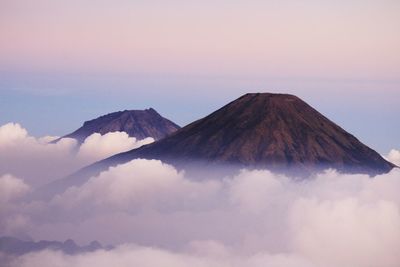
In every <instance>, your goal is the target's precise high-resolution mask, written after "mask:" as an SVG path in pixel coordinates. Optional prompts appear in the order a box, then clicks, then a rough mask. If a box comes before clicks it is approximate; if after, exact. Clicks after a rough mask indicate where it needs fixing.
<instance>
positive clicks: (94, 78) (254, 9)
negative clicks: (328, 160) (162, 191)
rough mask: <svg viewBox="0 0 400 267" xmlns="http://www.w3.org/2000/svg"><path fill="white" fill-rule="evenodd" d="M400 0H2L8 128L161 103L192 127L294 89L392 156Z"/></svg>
mask: <svg viewBox="0 0 400 267" xmlns="http://www.w3.org/2000/svg"><path fill="white" fill-rule="evenodd" d="M398 14H400V2H399V1H395V0H381V1H372V0H366V1H357V0H349V1H314V0H306V1H258V0H255V1H244V0H237V1H227V0H221V1H208V0H206V1H178V0H174V1H152V0H150V1H127V0H118V1H108V0H101V1H90V0H82V1H75V0H70V1H66V0H58V1H51V0H37V1H23V0H12V1H11V0H1V1H0V39H1V42H0V114H1V116H0V124H5V123H8V122H16V123H21V124H22V125H23V126H24V127H25V128H27V129H28V130H29V132H30V133H31V134H33V135H35V136H43V135H63V134H66V133H69V132H72V131H73V130H75V129H76V128H78V127H79V126H80V125H81V124H82V123H83V121H85V120H88V119H92V118H95V117H97V116H99V115H102V114H105V113H109V112H113V111H117V110H125V109H142V108H147V107H153V108H155V109H156V110H157V111H159V112H160V113H161V114H162V115H164V116H165V117H167V118H169V119H171V120H173V121H174V122H176V123H178V124H180V125H181V126H184V125H185V124H187V123H189V122H191V121H193V120H196V119H198V118H201V117H202V116H205V115H207V114H209V113H210V112H212V111H214V110H215V109H217V108H219V107H221V106H222V105H224V104H226V103H228V102H229V101H232V100H234V99H236V98H237V97H239V96H240V95H242V94H244V93H246V92H280V93H291V94H295V95H297V96H299V97H301V98H302V99H303V100H305V101H306V102H308V103H309V104H311V105H312V106H313V107H315V108H316V109H317V110H319V111H320V112H321V113H323V114H324V115H326V116H327V117H328V118H330V119H331V120H333V121H334V122H336V123H338V124H339V125H341V126H342V127H343V128H344V129H346V130H348V131H349V132H351V133H353V134H354V135H356V136H357V137H358V138H359V139H360V140H361V141H363V142H364V143H366V144H367V145H369V146H371V147H373V148H375V149H376V150H378V152H380V153H382V154H386V153H387V152H388V151H389V150H390V149H391V148H398V147H399V146H400V144H399V143H398V138H397V137H398V136H400V123H398V121H399V120H398V117H399V114H400V103H399V102H400V101H399V99H400V51H399V49H398V47H400V16H398Z"/></svg>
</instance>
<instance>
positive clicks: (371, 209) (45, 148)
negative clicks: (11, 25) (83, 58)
mask: <svg viewBox="0 0 400 267" xmlns="http://www.w3.org/2000/svg"><path fill="white" fill-rule="evenodd" d="M5 127H6V128H7V129H8V130H7V131H5V130H4V129H5ZM10 129H12V131H13V132H14V133H13V134H6V133H7V132H10V131H11V130H10ZM15 133H20V134H19V135H17V134H15ZM15 136H19V137H18V141H12V140H15V138H16V137H15ZM116 136H118V138H117V137H116ZM89 138H90V139H89ZM89 138H88V139H89V140H88V139H87V140H86V141H85V143H84V144H82V145H81V146H78V145H77V144H76V142H74V140H61V141H60V142H58V143H57V144H47V143H42V141H40V140H43V139H39V138H33V137H30V136H29V135H28V133H27V132H26V130H24V129H23V128H22V127H21V126H19V125H16V124H9V125H6V126H3V127H0V140H2V141H1V144H2V149H4V147H6V148H7V147H8V149H9V150H7V151H10V153H1V155H2V158H3V159H4V160H8V162H10V163H13V164H14V165H15V166H18V168H17V167H15V168H14V169H12V168H10V167H8V166H6V164H1V165H0V235H1V236H4V235H11V236H16V237H19V238H32V239H34V240H42V239H43V240H66V239H69V238H71V239H73V240H75V241H76V242H77V243H80V244H86V243H88V242H90V241H92V240H98V241H99V242H101V243H102V244H106V245H113V246H114V247H115V248H114V249H112V250H109V251H106V250H97V251H95V252H89V253H83V254H78V255H66V254H64V253H62V252H60V251H51V250H45V251H40V252H35V253H29V254H25V255H23V256H19V257H15V258H11V259H10V260H9V261H8V263H7V264H8V265H9V266H12V267H17V266H33V267H35V266H100V267H101V266H178V267H179V266H189V265H190V266H274V267H276V266H282V267H289V266H296V267H299V266H300V267H301V266H307V267H309V266H315V267H330V266H332V267H333V266H344V267H347V266H348V267H354V266H360V267H363V266H369V267H371V266H377V267H378V266H379V267H395V266H396V267H397V266H399V265H400V255H399V253H398V249H399V248H400V195H399V194H398V188H400V170H399V169H398V168H395V169H393V170H392V171H391V172H390V173H387V174H383V175H378V176H375V177H373V178H371V177H370V176H367V175H356V174H341V173H338V172H337V171H335V170H332V169H330V170H326V171H324V172H321V173H319V174H316V175H313V176H311V177H308V179H305V180H302V181H298V180H295V179H293V177H289V176H285V175H282V174H276V173H273V172H270V171H268V170H261V169H260V170H248V169H242V170H240V171H237V172H236V173H233V174H229V175H226V176H221V177H219V179H215V178H213V179H211V178H210V177H207V176H204V177H203V178H202V179H198V177H196V178H194V177H191V174H190V173H188V172H185V170H178V169H176V168H175V167H174V166H172V165H169V164H166V163H164V162H162V161H159V160H145V159H135V160H132V161H130V162H127V163H125V164H121V165H118V166H115V167H110V168H109V169H108V170H106V171H103V172H102V173H100V174H99V175H97V176H94V177H91V178H90V179H88V181H87V182H85V183H84V184H82V185H80V186H72V187H69V188H68V189H67V190H65V192H63V193H61V194H58V195H54V196H53V197H52V198H51V200H49V201H39V200H35V201H33V200H27V199H28V198H25V196H27V195H29V194H30V193H31V192H32V191H34V190H35V189H36V188H37V187H38V185H40V184H43V182H44V180H42V178H37V177H38V176H37V175H38V174H40V173H46V172H47V169H45V167H40V168H39V167H38V165H39V166H45V165H46V162H47V160H49V158H50V156H48V157H37V155H41V154H40V153H43V154H45V153H49V151H50V152H51V153H53V154H51V155H52V159H53V160H54V161H53V163H52V164H58V162H59V164H60V165H61V164H62V162H63V160H62V157H61V156H60V161H58V160H56V159H58V158H57V157H56V156H55V155H68V156H64V160H71V162H72V163H74V164H77V165H71V166H72V167H68V168H65V169H63V168H62V169H60V171H59V172H57V170H56V169H54V170H53V171H52V172H48V178H46V179H45V180H47V181H52V180H54V179H57V178H59V177H63V175H64V173H67V172H69V171H74V170H75V169H76V166H78V165H79V164H86V163H85V162H93V161H95V160H98V159H99V157H100V158H101V157H106V156H108V155H109V154H108V153H106V152H107V151H109V152H110V153H117V152H118V151H124V150H127V149H130V147H133V146H135V145H138V143H139V142H140V141H137V140H134V141H133V140H131V141H132V142H129V140H130V139H129V137H126V136H125V137H122V136H120V135H119V134H113V135H108V136H107V137H104V136H103V137H102V136H99V135H94V136H91V137H89ZM109 138H111V139H112V140H111V139H109ZM114 138H115V139H114ZM45 139H46V140H52V138H45ZM105 139H107V140H105ZM118 140H121V142H119V141H118ZM102 141H104V142H105V143H106V144H107V145H106V146H102V145H99V144H101V143H102ZM92 142H96V144H94V143H92ZM20 144H30V145H32V146H31V147H33V148H35V149H33V148H32V149H30V150H26V151H28V152H29V153H17V150H15V148H16V147H18V148H20V147H21V146H20ZM70 144H73V145H71V146H70ZM121 144H128V146H122V145H121ZM10 147H13V148H14V150H12V149H11V148H10ZM38 147H40V148H38ZM57 149H58V150H57ZM86 149H87V150H86ZM12 151H14V153H11V152H12ZM32 151H34V152H35V153H33V152H32ZM83 151H93V156H90V157H89V155H90V153H89V152H87V153H86V152H85V153H84V152H83ZM102 151H103V152H104V153H103V152H102ZM393 151H397V150H392V152H390V153H389V155H387V156H386V158H388V159H390V160H392V161H393V162H394V163H396V155H397V154H396V152H393ZM397 152H398V151H397ZM7 154H9V155H7ZM30 160H31V161H32V162H35V164H27V163H29V161H30ZM2 162H5V161H3V160H2ZM78 163H79V164H78ZM60 165H59V166H60ZM13 170H17V171H18V173H16V171H15V172H13ZM30 173H31V174H35V175H32V176H30V175H29V174H30Z"/></svg>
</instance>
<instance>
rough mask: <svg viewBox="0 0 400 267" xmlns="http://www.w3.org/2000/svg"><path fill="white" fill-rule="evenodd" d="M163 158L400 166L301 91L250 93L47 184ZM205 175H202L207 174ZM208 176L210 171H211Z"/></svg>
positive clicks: (294, 170)
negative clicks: (332, 118) (135, 161)
mask: <svg viewBox="0 0 400 267" xmlns="http://www.w3.org/2000/svg"><path fill="white" fill-rule="evenodd" d="M136 158H145V159H160V160H162V161H164V162H166V163H170V164H172V165H174V166H175V167H177V168H178V169H181V168H183V169H185V170H186V171H191V170H195V171H196V172H198V171H199V170H200V171H201V172H203V173H202V174H201V175H203V174H204V172H207V171H208V173H207V174H206V175H207V176H208V177H210V176H218V175H219V174H216V171H218V170H220V169H222V168H221V167H224V169H232V168H233V169H234V170H236V169H237V168H243V167H247V168H263V169H270V170H272V171H276V172H280V173H285V174H290V175H294V176H298V177H306V176H309V175H310V174H312V173H315V172H318V171H321V170H323V169H327V168H334V169H337V170H338V171H341V172H346V173H366V174H370V175H376V174H381V173H386V172H389V171H390V170H391V169H392V168H393V167H395V165H394V164H392V163H390V162H388V161H386V160H385V159H384V158H383V157H382V156H380V155H379V154H378V153H377V152H375V151H374V150H372V149H371V148H369V147H367V146H366V145H364V144H362V143H361V142H360V141H359V140H358V139H357V138H355V137H354V136H353V135H351V134H350V133H348V132H346V131H345V130H343V129H342V128H341V127H339V126H338V125H336V124H335V123H333V122H332V121H330V120H329V119H327V118H326V117H325V116H323V115H322V114H321V113H319V112H318V111H316V110H315V109H314V108H312V107H311V106H309V105H308V104H307V103H305V102H304V101H302V100H301V99H300V98H298V97H296V96H294V95H288V94H270V93H253V94H246V95H244V96H242V97H240V98H238V99H237V100H235V101H233V102H231V103H229V104H227V105H226V106H224V107H222V108H220V109H219V110H217V111H215V112H213V113H212V114H210V115H208V116H206V117H205V118H202V119H200V120H197V121H195V122H193V123H191V124H189V125H187V126H185V127H183V128H181V129H180V130H178V131H176V132H174V133H173V134H171V135H170V136H168V137H166V138H164V139H162V140H159V141H157V142H154V143H152V144H148V145H145V146H142V147H140V148H137V149H134V150H131V151H128V152H124V153H120V154H117V155H114V156H112V157H110V158H107V159H105V160H102V161H99V162H97V163H95V164H92V165H90V166H88V167H86V168H83V169H82V170H80V171H79V172H77V173H75V174H73V175H71V176H69V177H66V178H64V179H60V180H57V181H55V182H53V183H52V184H49V185H48V186H46V187H44V188H43V189H42V190H41V194H43V195H44V194H48V195H49V194H55V193H57V192H60V191H64V190H65V189H66V188H68V187H69V186H73V185H75V186H79V185H81V184H83V183H84V182H85V181H87V179H88V178H89V177H91V176H94V175H97V174H98V173H99V172H100V171H102V170H105V169H107V168H108V167H110V166H115V165H118V164H122V163H125V162H128V161H130V160H132V159H136ZM201 175H199V177H201ZM203 176H204V175H203Z"/></svg>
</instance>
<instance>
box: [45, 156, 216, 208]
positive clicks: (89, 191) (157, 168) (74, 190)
mask: <svg viewBox="0 0 400 267" xmlns="http://www.w3.org/2000/svg"><path fill="white" fill-rule="evenodd" d="M217 190H218V183H216V182H202V183H200V182H194V181H189V180H188V179H185V178H184V174H183V172H177V171H176V170H175V168H174V167H172V166H170V165H167V164H164V163H162V162H161V161H159V160H144V159H137V160H132V161H131V162H128V163H126V164H122V165H118V166H117V167H111V168H110V169H109V170H107V171H105V172H102V173H101V174H100V175H99V176H97V177H92V178H91V179H90V180H89V181H88V182H86V183H85V184H84V185H83V186H81V187H71V188H69V189H68V190H67V191H66V192H65V193H63V194H62V195H58V196H56V197H55V199H54V200H53V202H54V203H56V204H60V205H63V206H67V207H68V208H72V209H74V208H76V207H79V206H81V205H93V206H97V207H101V208H104V207H105V206H107V205H111V206H112V207H113V208H119V209H122V210H135V209H143V208H145V207H148V206H150V207H160V208H161V207H165V208H166V207H168V206H170V205H182V203H184V202H186V203H185V205H188V204H189V202H190V201H191V200H197V201H198V199H197V198H198V197H203V198H204V197H205V196H209V194H211V193H213V192H216V191H217Z"/></svg>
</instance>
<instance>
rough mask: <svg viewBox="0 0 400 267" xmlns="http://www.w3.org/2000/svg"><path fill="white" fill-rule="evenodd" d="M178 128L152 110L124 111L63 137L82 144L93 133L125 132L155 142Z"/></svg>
mask: <svg viewBox="0 0 400 267" xmlns="http://www.w3.org/2000/svg"><path fill="white" fill-rule="evenodd" d="M179 128H180V127H179V126H178V125H176V124H175V123H173V122H172V121H170V120H168V119H166V118H164V117H162V116H161V115H160V114H158V113H157V111H155V110H154V109H152V108H149V109H145V110H124V111H118V112H113V113H110V114H107V115H104V116H101V117H98V118H97V119H93V120H90V121H86V122H85V123H84V124H83V126H82V127H80V128H79V129H78V130H76V131H74V132H73V133H70V134H68V135H65V136H64V137H69V138H74V139H76V140H78V141H79V142H80V143H82V142H83V141H84V140H85V139H86V137H88V136H90V135H91V134H93V133H100V134H101V135H104V134H106V133H109V132H116V131H119V132H126V133H127V134H128V135H129V136H131V137H135V138H137V139H144V138H146V137H152V138H154V139H155V140H159V139H162V138H164V137H165V136H167V135H169V134H171V133H173V132H175V131H176V130H178V129H179Z"/></svg>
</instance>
